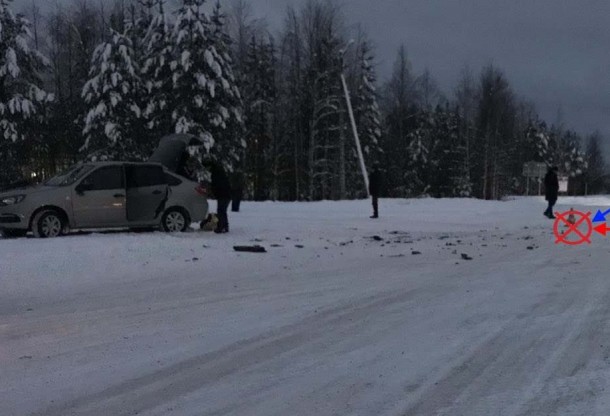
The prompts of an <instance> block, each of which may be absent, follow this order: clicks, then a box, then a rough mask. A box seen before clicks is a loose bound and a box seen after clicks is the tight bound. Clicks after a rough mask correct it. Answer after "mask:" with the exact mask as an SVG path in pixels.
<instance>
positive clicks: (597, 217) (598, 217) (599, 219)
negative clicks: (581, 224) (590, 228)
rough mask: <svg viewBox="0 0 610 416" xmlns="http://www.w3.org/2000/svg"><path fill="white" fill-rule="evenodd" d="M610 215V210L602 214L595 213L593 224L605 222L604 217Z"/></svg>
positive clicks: (599, 212)
mask: <svg viewBox="0 0 610 416" xmlns="http://www.w3.org/2000/svg"><path fill="white" fill-rule="evenodd" d="M608 214H610V209H609V210H607V211H604V212H601V211H597V214H595V217H594V218H593V222H606V215H608Z"/></svg>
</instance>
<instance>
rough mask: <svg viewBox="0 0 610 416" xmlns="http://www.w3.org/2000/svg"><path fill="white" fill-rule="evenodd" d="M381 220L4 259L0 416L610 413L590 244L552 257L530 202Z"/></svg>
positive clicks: (609, 262)
mask: <svg viewBox="0 0 610 416" xmlns="http://www.w3.org/2000/svg"><path fill="white" fill-rule="evenodd" d="M562 202H563V205H560V206H559V207H558V208H559V209H567V208H570V207H571V206H572V205H574V206H575V207H583V206H584V207H586V209H587V210H591V211H594V210H596V209H597V208H602V207H605V206H607V205H610V198H596V199H572V200H564V201H562ZM381 206H382V208H381V213H382V218H381V219H380V220H378V221H373V220H369V219H368V215H369V205H368V203H367V202H324V203H315V204H273V203H264V204H246V205H245V206H244V212H243V213H240V214H237V215H233V216H232V217H231V226H232V233H231V234H229V235H222V236H218V235H214V234H208V233H200V232H192V233H187V234H183V235H165V234H163V233H147V234H146V233H145V234H127V233H124V234H122V233H119V234H91V235H76V236H70V237H65V238H62V239H58V240H48V241H45V240H34V239H18V240H0V415H2V416H10V415H19V416H21V415H45V416H55V415H56V416H66V415H79V416H80V415H113V416H115V415H134V414H139V415H159V416H160V415H193V416H195V415H197V416H200V415H237V416H247V415H261V416H267V415H278V416H280V415H281V416H285V415H316V416H322V415H451V416H454V415H484V416H487V415H507V416H508V415H510V416H513V415H514V416H518V415H519V416H523V415H532V416H534V415H607V414H608V412H610V384H609V383H610V381H609V380H610V273H609V271H608V270H609V268H610V259H609V253H610V247H609V245H608V244H607V242H606V241H605V240H604V239H603V237H601V236H597V237H594V239H593V243H592V244H591V245H587V246H580V247H570V248H567V247H563V246H557V245H556V244H555V241H554V237H553V235H552V232H551V226H552V222H550V221H549V220H547V219H545V218H544V217H542V215H541V213H542V211H543V210H544V203H543V201H542V200H541V199H538V198H529V199H518V200H514V201H509V202H501V203H500V202H482V201H473V200H416V201H398V200H393V201H382V204H381ZM373 236H378V237H381V240H380V239H374V238H371V237H373ZM235 244H260V245H263V246H265V247H266V248H267V250H268V253H266V254H239V253H235V252H233V251H232V249H231V248H232V246H233V245H235ZM464 257H466V258H468V259H470V258H471V260H467V259H464Z"/></svg>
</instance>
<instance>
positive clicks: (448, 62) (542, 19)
mask: <svg viewBox="0 0 610 416" xmlns="http://www.w3.org/2000/svg"><path fill="white" fill-rule="evenodd" d="M304 1H305V0H253V2H252V4H253V5H254V10H255V11H256V13H257V14H258V15H259V16H267V17H268V19H269V21H270V22H273V23H274V26H275V25H276V24H278V22H281V19H282V17H283V15H284V12H285V10H286V7H287V5H288V4H295V5H298V4H300V3H303V2H304ZM341 4H343V6H344V11H345V14H346V17H347V20H348V21H349V22H351V23H357V22H360V23H361V24H362V25H363V26H364V27H365V28H366V29H367V31H368V32H369V33H370V35H371V37H372V38H373V40H374V41H375V43H376V46H377V56H378V61H379V64H380V67H379V72H380V75H381V76H382V78H385V77H387V76H388V75H389V73H390V70H391V66H392V63H393V61H394V57H395V54H396V50H397V49H398V47H399V45H400V44H401V43H404V44H405V45H406V47H407V51H408V53H409V57H410V59H411V62H412V64H413V67H414V69H415V70H416V71H417V72H421V71H423V70H424V69H425V68H426V67H427V68H429V69H430V71H431V73H432V74H433V75H434V77H435V78H436V79H437V81H438V83H439V85H440V86H441V88H442V89H443V92H444V93H445V94H448V95H449V94H451V93H452V91H453V88H454V86H455V84H456V82H457V79H458V77H459V73H460V70H461V68H462V67H463V66H464V65H469V66H470V68H471V69H473V70H474V71H475V72H478V71H479V70H480V68H481V67H482V66H484V65H486V64H489V63H493V64H494V65H496V66H498V67H499V68H501V69H503V70H504V72H505V73H506V75H507V77H508V78H509V79H510V81H511V84H512V85H513V88H514V90H515V92H516V93H517V94H518V95H520V96H522V97H524V98H526V99H528V100H530V101H532V102H534V103H535V104H536V107H537V108H538V111H539V112H540V114H541V115H542V116H543V117H544V118H545V119H546V120H547V121H549V122H554V121H555V120H556V119H557V113H558V109H559V108H560V107H561V109H562V113H563V115H564V116H563V120H564V123H565V124H566V126H567V127H572V128H574V129H576V130H578V131H579V132H581V133H588V132H592V131H594V130H599V131H600V132H602V133H603V134H604V135H605V136H606V137H610V118H609V117H608V116H609V115H610V94H609V90H610V82H609V81H610V80H609V79H608V78H609V76H610V53H609V52H610V51H609V50H608V44H609V41H610V24H609V23H608V17H609V16H610V2H609V1H607V0H606V1H598V0H343V1H342V2H341ZM607 148H608V149H610V146H607Z"/></svg>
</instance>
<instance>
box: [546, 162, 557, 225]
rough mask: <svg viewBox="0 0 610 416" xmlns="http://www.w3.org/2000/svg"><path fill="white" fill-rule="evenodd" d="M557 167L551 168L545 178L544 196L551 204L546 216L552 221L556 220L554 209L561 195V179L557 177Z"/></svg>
mask: <svg viewBox="0 0 610 416" xmlns="http://www.w3.org/2000/svg"><path fill="white" fill-rule="evenodd" d="M558 170H559V169H558V168H557V166H552V167H549V170H548V171H547V173H546V176H545V177H544V194H545V198H546V200H547V201H548V202H549V206H548V208H547V209H546V211H544V215H545V216H546V217H548V218H550V219H555V216H554V215H553V207H554V206H555V204H556V203H557V197H558V195H559V178H558V177H557V171H558Z"/></svg>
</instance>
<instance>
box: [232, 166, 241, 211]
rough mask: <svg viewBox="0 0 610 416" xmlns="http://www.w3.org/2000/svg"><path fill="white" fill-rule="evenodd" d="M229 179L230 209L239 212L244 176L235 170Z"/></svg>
mask: <svg viewBox="0 0 610 416" xmlns="http://www.w3.org/2000/svg"><path fill="white" fill-rule="evenodd" d="M231 179H232V183H231V202H232V204H231V211H233V212H239V207H240V205H241V200H242V199H243V196H244V177H243V175H242V174H241V173H238V172H235V173H234V174H233V176H232V178H231Z"/></svg>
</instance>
